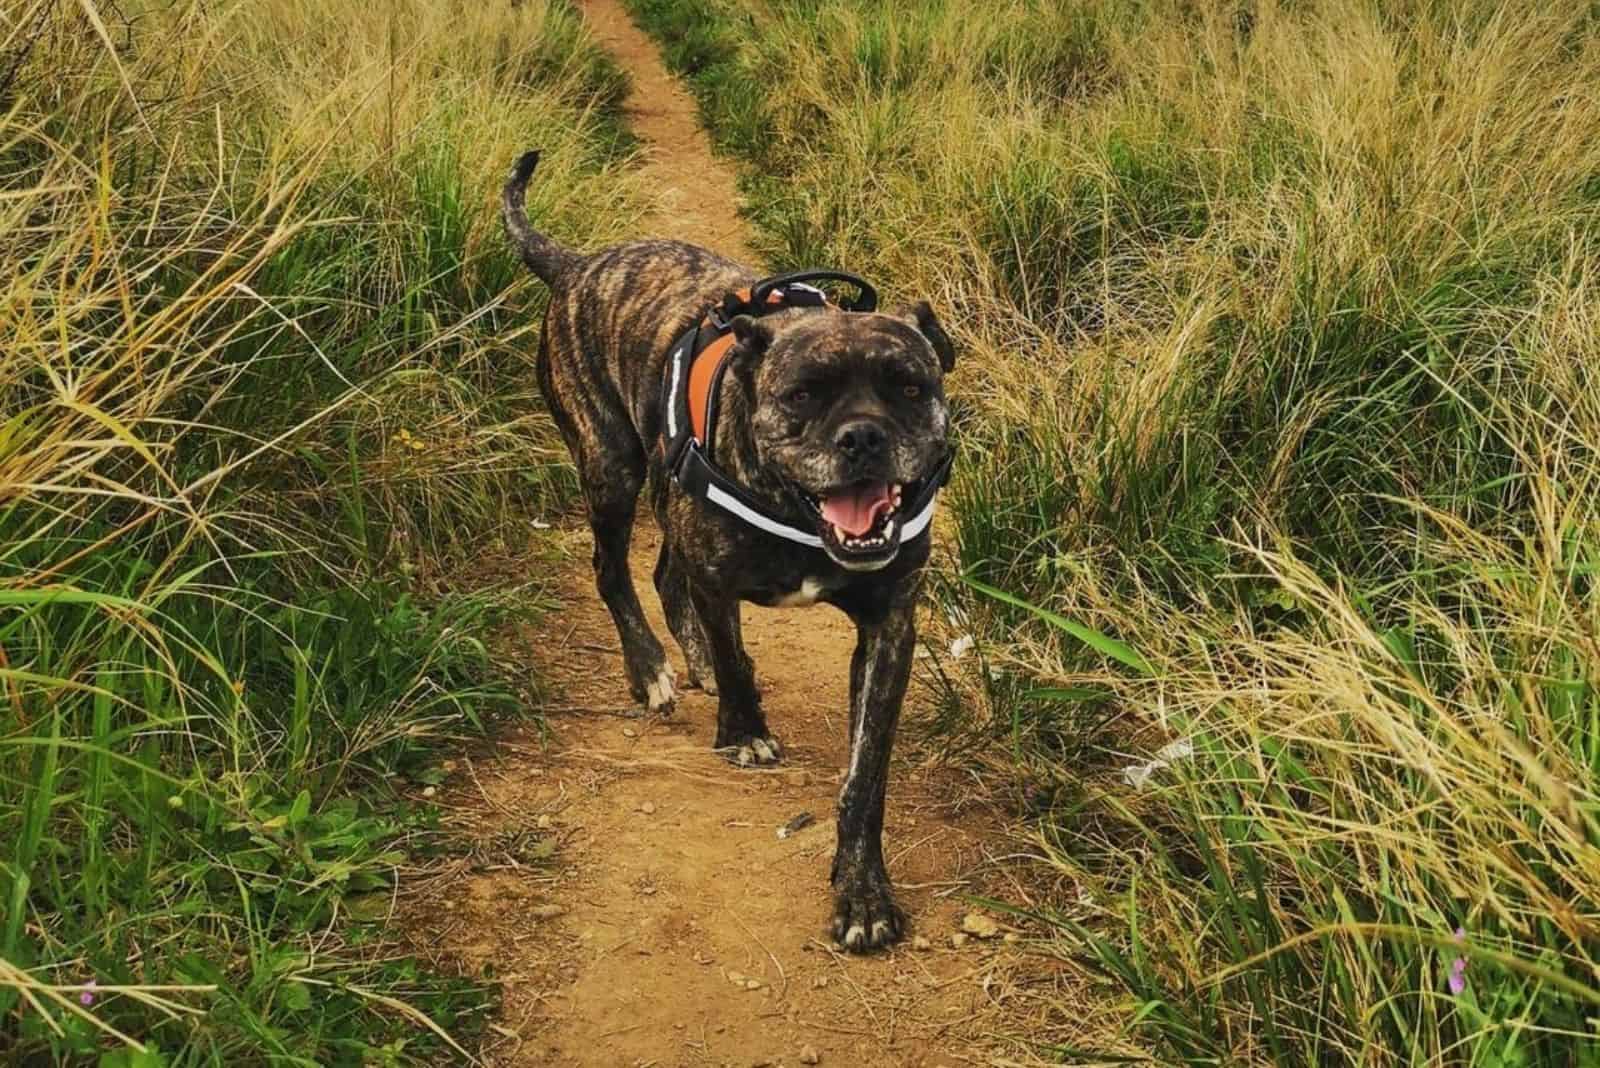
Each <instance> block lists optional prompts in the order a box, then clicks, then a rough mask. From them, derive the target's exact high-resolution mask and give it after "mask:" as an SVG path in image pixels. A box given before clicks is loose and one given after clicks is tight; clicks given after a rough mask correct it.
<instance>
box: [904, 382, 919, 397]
mask: <svg viewBox="0 0 1600 1068" xmlns="http://www.w3.org/2000/svg"><path fill="white" fill-rule="evenodd" d="M900 391H901V392H902V393H904V394H905V395H906V400H916V399H917V398H918V397H920V396H922V387H921V386H919V385H917V384H916V383H914V382H907V383H906V384H905V385H903V386H901V387H900Z"/></svg>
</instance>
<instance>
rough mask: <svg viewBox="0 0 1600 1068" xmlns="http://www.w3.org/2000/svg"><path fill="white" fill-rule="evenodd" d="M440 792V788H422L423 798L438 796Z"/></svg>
mask: <svg viewBox="0 0 1600 1068" xmlns="http://www.w3.org/2000/svg"><path fill="white" fill-rule="evenodd" d="M438 792H439V788H438V787H437V786H424V787H423V788H422V796H423V797H432V796H433V795H435V794H437V793H438Z"/></svg>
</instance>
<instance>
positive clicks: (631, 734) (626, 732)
mask: <svg viewBox="0 0 1600 1068" xmlns="http://www.w3.org/2000/svg"><path fill="white" fill-rule="evenodd" d="M622 736H623V737H624V738H637V737H639V732H638V731H636V730H634V729H633V728H632V727H624V728H622Z"/></svg>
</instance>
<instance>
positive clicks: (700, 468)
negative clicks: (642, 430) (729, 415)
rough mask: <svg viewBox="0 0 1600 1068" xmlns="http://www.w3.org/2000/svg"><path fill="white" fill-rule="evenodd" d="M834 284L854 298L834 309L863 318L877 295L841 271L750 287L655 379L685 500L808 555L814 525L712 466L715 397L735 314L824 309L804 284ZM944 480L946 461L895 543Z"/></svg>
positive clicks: (679, 347) (690, 337)
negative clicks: (850, 289) (778, 511)
mask: <svg viewBox="0 0 1600 1068" xmlns="http://www.w3.org/2000/svg"><path fill="white" fill-rule="evenodd" d="M830 280H831V281H841V282H847V283H849V284H850V285H852V286H855V287H856V290H857V295H856V299H855V300H853V301H851V302H849V303H845V304H841V305H840V307H841V308H843V309H844V310H845V311H849V312H869V311H872V310H873V309H874V308H876V307H877V306H878V295H877V293H876V292H875V291H874V290H873V288H872V287H871V286H870V285H868V284H867V283H866V282H865V281H863V280H862V279H860V278H857V277H856V276H855V275H851V274H845V273H844V272H842V271H821V270H812V271H797V272H795V273H793V274H781V275H776V276H774V277H772V278H768V279H765V280H763V281H761V282H758V283H756V284H755V285H754V286H752V287H751V288H750V289H748V290H741V291H740V292H738V293H730V294H728V295H727V296H726V297H724V298H723V299H722V302H721V303H720V304H718V305H717V306H716V307H714V308H712V309H711V312H710V313H709V314H708V315H707V316H706V317H705V318H704V319H702V320H701V321H700V322H698V323H696V324H695V325H694V326H691V327H690V328H689V329H688V330H686V331H684V332H683V334H682V335H681V336H680V337H679V338H678V339H677V340H676V341H675V342H673V344H672V348H671V349H670V350H669V351H668V354H667V365H666V369H665V372H664V374H663V375H662V384H661V389H662V394H661V411H662V440H661V444H662V452H663V456H664V459H665V463H666V468H667V471H668V472H669V473H670V474H671V475H672V478H673V480H674V481H675V482H677V483H678V485H679V487H680V488H682V490H683V491H684V492H685V493H687V494H688V495H689V496H691V497H693V498H695V499H696V500H699V501H704V502H705V503H707V504H709V505H711V506H713V507H715V508H720V509H721V510H723V511H725V512H728V513H730V514H732V515H734V516H736V517H738V518H739V519H740V520H742V521H743V522H744V523H746V524H748V525H749V526H752V527H755V528H757V529H758V530H762V531H764V532H766V533H768V534H771V535H773V536H774V537H778V538H782V539H783V540H785V541H790V542H793V543H795V544H797V545H803V546H806V547H807V548H811V549H821V548H822V547H823V543H822V538H821V536H820V535H819V534H818V533H817V531H816V529H815V527H814V526H813V527H812V528H811V529H806V528H802V527H797V526H795V525H793V524H792V523H790V522H789V521H788V520H787V519H786V518H781V517H779V516H776V515H773V514H772V512H770V511H769V510H768V509H767V508H766V507H765V506H764V505H763V504H762V503H761V502H760V501H758V500H757V499H756V498H755V496H754V495H753V494H751V493H750V492H749V491H748V490H746V489H745V488H744V487H743V486H741V485H739V483H737V482H735V481H734V480H733V479H732V478H730V477H728V475H727V474H726V473H725V472H723V471H722V469H721V468H719V467H717V465H716V464H715V463H714V462H712V459H711V456H712V448H713V446H714V444H715V441H716V427H717V408H718V405H717V396H718V393H719V392H720V390H721V386H722V378H723V376H724V375H725V374H726V373H727V366H728V355H729V352H730V350H731V349H732V348H733V345H734V336H733V326H732V323H733V320H734V318H735V317H737V316H740V315H750V316H756V317H759V316H762V315H770V314H771V313H773V312H777V311H783V310H784V309H786V308H805V307H821V306H822V305H824V304H827V303H830V302H829V300H828V297H827V294H825V293H824V292H823V291H822V290H820V289H818V288H816V287H815V286H812V285H810V284H808V283H810V282H813V281H830ZM949 475H950V460H949V457H946V459H945V461H944V462H943V463H942V464H941V465H940V467H939V470H938V471H937V472H936V473H935V474H934V476H933V477H931V478H929V479H927V480H926V482H925V484H924V486H923V488H922V491H921V493H920V494H919V495H918V496H917V499H916V500H915V501H913V502H911V506H910V508H909V509H908V512H909V515H910V518H909V519H908V520H906V522H905V525H904V529H903V531H902V533H901V538H902V540H904V541H910V540H911V539H912V538H915V537H917V536H919V535H920V534H922V533H923V532H924V531H925V530H926V529H927V527H928V524H929V523H930V522H932V520H933V507H934V499H935V497H936V496H937V494H938V492H939V488H940V487H941V486H943V485H944V483H945V482H946V481H947V480H948V478H949Z"/></svg>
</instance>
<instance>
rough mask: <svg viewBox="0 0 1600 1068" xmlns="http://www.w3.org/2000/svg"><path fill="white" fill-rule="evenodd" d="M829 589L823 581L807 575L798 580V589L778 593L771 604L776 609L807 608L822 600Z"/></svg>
mask: <svg viewBox="0 0 1600 1068" xmlns="http://www.w3.org/2000/svg"><path fill="white" fill-rule="evenodd" d="M830 588H831V587H830V586H829V585H828V584H827V582H826V581H824V580H823V579H821V578H818V577H815V576H812V575H807V576H806V577H805V578H803V579H801V580H800V585H799V586H798V587H796V588H795V589H792V590H790V591H788V592H787V593H779V594H778V595H777V596H776V597H775V599H774V600H773V602H772V603H773V605H775V606H776V607H778V608H809V607H810V606H811V605H814V604H816V603H817V602H818V601H820V600H822V598H823V596H824V595H826V594H827V593H828V592H829V590H830Z"/></svg>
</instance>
